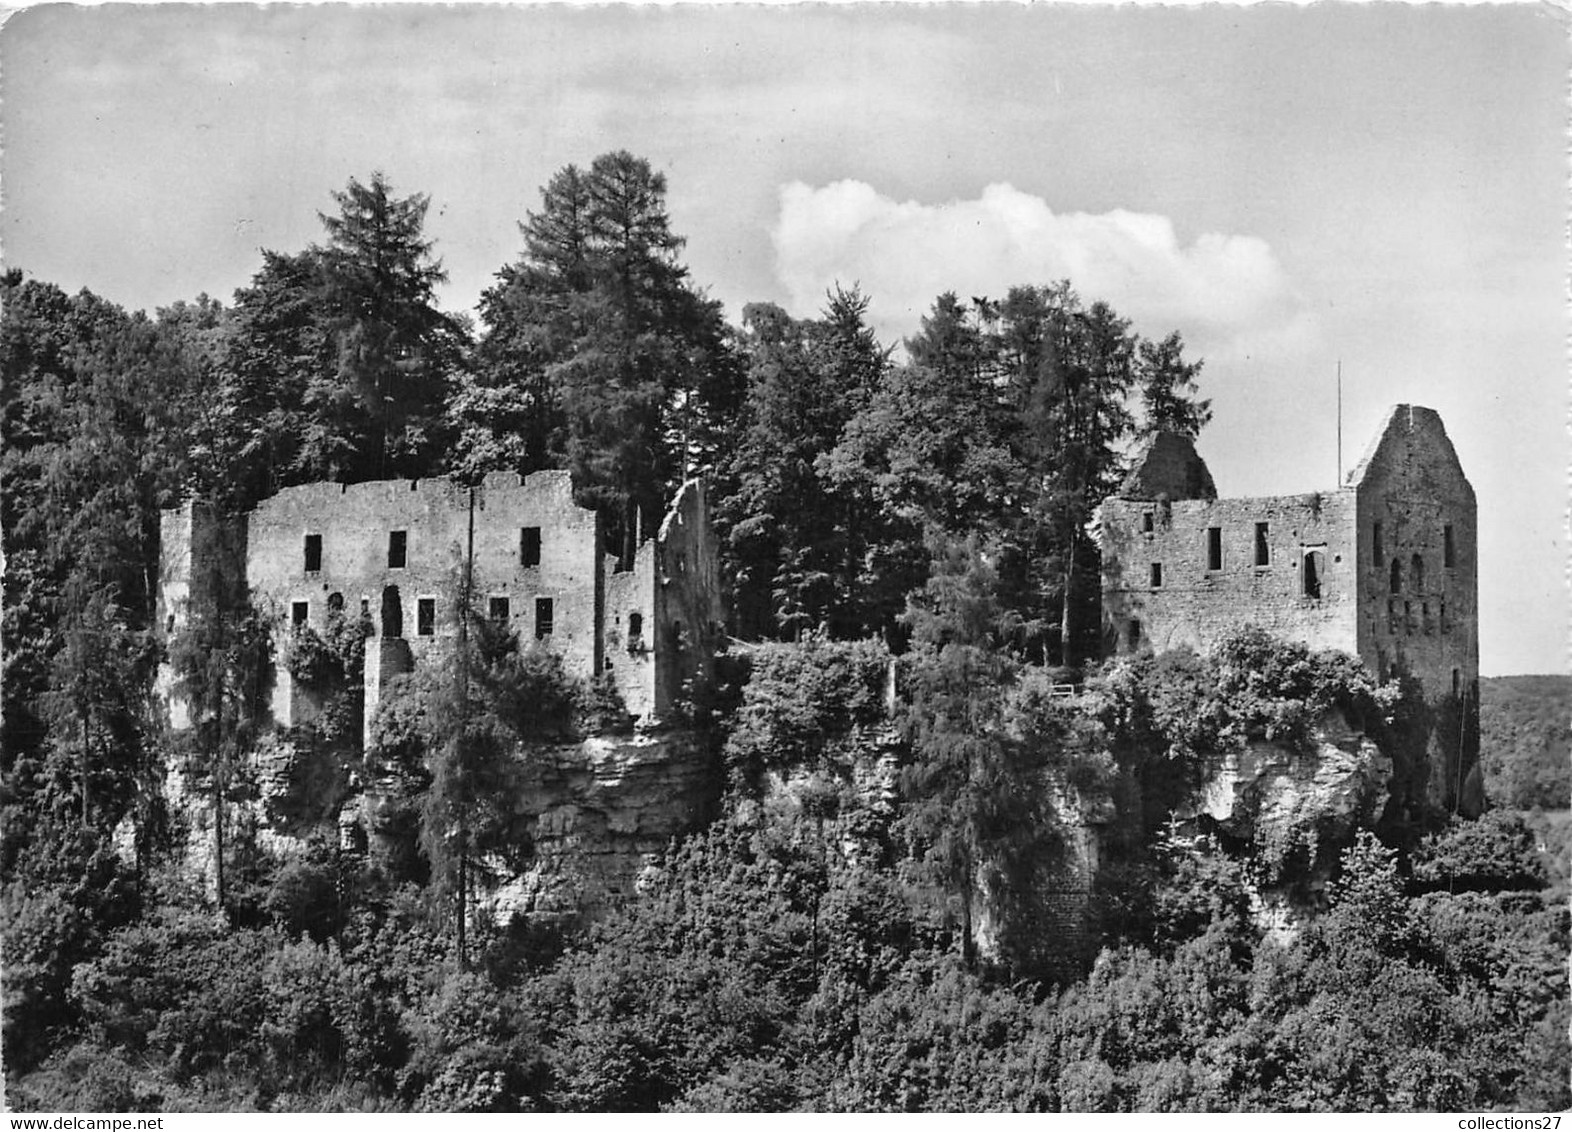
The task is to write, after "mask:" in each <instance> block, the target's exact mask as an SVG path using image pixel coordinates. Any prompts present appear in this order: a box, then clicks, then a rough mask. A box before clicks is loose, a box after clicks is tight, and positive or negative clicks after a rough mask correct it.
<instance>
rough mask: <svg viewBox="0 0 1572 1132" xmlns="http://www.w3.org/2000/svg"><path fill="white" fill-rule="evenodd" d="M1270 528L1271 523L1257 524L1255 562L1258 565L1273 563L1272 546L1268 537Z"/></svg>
mask: <svg viewBox="0 0 1572 1132" xmlns="http://www.w3.org/2000/svg"><path fill="white" fill-rule="evenodd" d="M1270 529H1271V528H1270V526H1269V524H1266V523H1257V524H1256V525H1255V564H1256V565H1257V566H1268V565H1270V564H1271V561H1272V555H1271V547H1270V546H1269V545H1268V542H1267V537H1266V536H1267V534H1268V532H1269V531H1270Z"/></svg>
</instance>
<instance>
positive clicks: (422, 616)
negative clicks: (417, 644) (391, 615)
mask: <svg viewBox="0 0 1572 1132" xmlns="http://www.w3.org/2000/svg"><path fill="white" fill-rule="evenodd" d="M436 631H437V599H436V598H434V597H423V598H418V599H417V600H416V602H415V633H416V635H417V636H421V637H429V636H431V635H432V634H433V633H435V632H436Z"/></svg>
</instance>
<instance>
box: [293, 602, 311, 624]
mask: <svg viewBox="0 0 1572 1132" xmlns="http://www.w3.org/2000/svg"><path fill="white" fill-rule="evenodd" d="M310 617H311V603H310V602H309V601H297V602H295V603H294V604H293V605H291V606H290V607H289V620H290V623H291V624H293V625H304V624H305V623H306V622H307V621H308V620H309V619H310Z"/></svg>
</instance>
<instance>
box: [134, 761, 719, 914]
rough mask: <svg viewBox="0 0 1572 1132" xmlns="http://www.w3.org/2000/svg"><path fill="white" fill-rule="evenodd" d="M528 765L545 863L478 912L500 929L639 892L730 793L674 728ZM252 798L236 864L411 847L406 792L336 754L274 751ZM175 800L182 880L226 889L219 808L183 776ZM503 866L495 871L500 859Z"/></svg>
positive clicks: (526, 814)
mask: <svg viewBox="0 0 1572 1132" xmlns="http://www.w3.org/2000/svg"><path fill="white" fill-rule="evenodd" d="M517 757H518V758H519V760H520V762H521V764H522V766H523V768H524V775H523V779H524V789H523V790H522V792H521V796H520V799H519V807H520V809H519V814H520V815H521V816H522V817H523V818H524V819H525V823H524V824H525V828H526V829H528V830H529V832H530V839H531V841H532V843H533V854H532V855H531V856H530V858H529V861H528V864H527V865H525V867H524V868H523V869H522V870H521V871H515V872H511V873H509V872H507V871H504V872H503V873H502V874H501V881H500V883H499V884H498V885H497V886H496V887H495V888H494V889H493V890H491V891H489V892H486V891H483V892H481V893H480V895H479V903H480V905H481V906H482V907H484V908H488V909H489V910H490V911H491V912H492V914H493V915H495V916H496V918H497V919H498V920H500V921H504V922H505V921H506V920H507V918H508V917H509V916H510V915H512V914H514V913H517V912H530V913H544V914H548V915H564V916H566V915H573V914H584V915H588V916H594V915H596V914H598V913H599V912H601V911H603V910H605V909H606V908H607V907H609V906H611V905H612V904H615V903H616V902H617V901H619V900H621V899H623V898H625V897H627V896H629V895H631V894H632V893H634V892H635V891H636V890H637V884H638V878H639V875H640V873H641V872H642V871H643V870H644V869H645V868H647V867H648V866H649V865H650V864H651V862H652V861H653V859H654V858H655V856H656V855H657V854H659V853H661V852H662V851H663V850H664V849H665V848H666V847H667V845H668V844H669V843H670V841H671V839H672V838H674V837H676V836H678V835H679V834H682V833H685V832H687V831H688V830H691V829H694V828H696V827H697V826H699V825H700V824H702V823H703V822H704V821H706V820H708V819H709V817H710V816H711V814H712V813H713V810H714V807H715V804H716V802H717V800H718V796H719V786H720V782H721V780H722V776H721V775H720V774H718V773H717V772H716V769H715V765H714V760H713V757H712V755H711V752H710V747H709V744H708V743H707V742H706V740H705V738H704V737H703V736H702V735H699V734H697V733H695V732H691V731H680V730H674V731H665V732H659V733H654V734H638V735H630V736H617V737H610V738H590V739H586V740H584V741H583V742H581V743H572V744H561V745H554V746H538V747H530V748H527V749H521V750H520V751H519V752H518V755H517ZM243 776H244V778H245V780H246V782H247V784H248V785H249V787H250V788H249V789H245V790H242V791H240V792H239V793H241V794H242V795H243V796H245V797H246V798H247V799H248V800H247V801H244V802H233V803H231V804H229V805H228V806H226V808H225V826H226V832H225V837H226V841H227V842H228V847H227V848H226V852H225V859H226V862H230V863H231V864H230V867H231V868H233V863H232V862H233V859H234V853H235V848H234V846H236V845H237V844H238V842H239V841H240V840H242V839H244V840H246V841H248V842H249V843H250V844H254V845H256V846H257V847H258V848H259V849H261V850H262V851H264V852H266V853H268V854H270V855H272V856H275V857H278V858H281V859H288V858H289V857H291V856H294V855H297V854H300V853H302V852H304V851H305V849H306V846H307V843H308V841H309V839H311V838H312V837H317V838H319V839H320V838H327V839H330V840H331V841H333V842H336V843H337V844H339V845H341V846H342V847H344V848H346V849H350V850H353V849H355V848H357V847H359V846H367V847H369V848H370V850H371V851H372V852H374V853H376V852H380V853H382V854H385V855H386V856H388V857H391V858H395V859H396V858H397V857H399V856H400V855H401V854H403V853H406V852H408V849H409V838H410V834H411V830H410V827H409V805H408V803H409V801H410V799H409V796H408V793H407V785H406V784H404V783H402V782H401V781H400V780H398V779H395V778H384V779H379V780H376V781H373V782H369V783H366V784H364V786H361V785H360V784H358V783H356V782H355V781H354V776H353V775H345V774H343V773H341V772H339V771H338V770H336V768H334V767H332V766H328V765H325V759H324V758H323V757H321V756H314V755H313V754H312V753H310V752H309V751H305V750H302V749H299V748H294V747H291V746H289V745H288V744H282V743H268V744H265V745H264V746H263V748H262V749H261V750H259V751H258V752H257V753H256V754H255V755H254V756H253V758H252V759H251V760H250V762H249V764H248V765H247V766H246V767H245V768H244V771H243ZM164 792H165V797H166V799H167V801H168V804H169V808H170V811H171V813H172V814H173V815H174V816H175V819H176V824H177V826H178V827H179V828H180V829H181V830H182V831H183V833H184V862H183V866H182V871H183V872H184V873H185V874H186V875H187V876H188V877H190V878H191V880H192V881H193V882H194V883H197V884H199V885H200V886H201V887H202V888H203V889H204V890H205V891H206V892H207V893H208V895H209V897H212V896H213V895H214V893H215V885H216V880H215V855H214V854H215V848H214V846H215V838H214V831H213V804H212V801H211V799H210V798H208V797H204V796H201V795H200V794H199V793H198V792H197V791H196V790H195V789H193V787H192V784H191V783H189V782H188V781H187V780H186V778H185V776H184V775H182V774H181V773H180V772H179V771H178V770H177V771H172V772H171V773H170V775H169V776H168V778H167V779H166V781H165V788H164ZM494 864H497V863H496V862H494Z"/></svg>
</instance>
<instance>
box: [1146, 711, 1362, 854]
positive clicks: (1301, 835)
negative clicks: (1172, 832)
mask: <svg viewBox="0 0 1572 1132" xmlns="http://www.w3.org/2000/svg"><path fill="white" fill-rule="evenodd" d="M1391 775H1392V760H1391V759H1390V758H1388V757H1387V756H1386V755H1385V754H1383V753H1382V751H1381V749H1380V748H1379V747H1377V746H1376V744H1375V743H1374V742H1373V741H1372V740H1371V739H1370V738H1369V737H1368V736H1366V735H1365V734H1364V732H1362V731H1359V730H1356V729H1355V728H1353V727H1352V726H1350V725H1349V723H1348V721H1347V720H1346V719H1345V718H1343V715H1342V713H1341V712H1337V711H1330V712H1327V713H1326V714H1325V715H1324V716H1322V717H1321V719H1320V721H1319V722H1318V723H1317V725H1316V727H1315V730H1314V736H1313V743H1312V747H1311V749H1310V750H1308V751H1296V750H1292V749H1290V748H1288V747H1285V746H1282V745H1280V744H1276V743H1269V742H1265V741H1261V740H1256V741H1252V742H1250V743H1249V744H1248V745H1247V746H1246V747H1245V749H1244V750H1242V751H1235V752H1229V753H1228V754H1225V755H1220V756H1218V757H1217V758H1215V759H1214V760H1212V761H1211V762H1210V764H1209V765H1208V766H1207V768H1206V772H1205V776H1204V777H1203V779H1202V782H1201V785H1200V787H1199V788H1198V789H1197V790H1196V791H1195V793H1194V794H1193V795H1191V796H1190V797H1188V798H1185V799H1182V800H1181V801H1180V803H1179V805H1177V806H1175V807H1174V817H1175V819H1176V820H1177V821H1178V822H1179V823H1180V825H1181V827H1183V826H1195V827H1196V828H1195V830H1194V832H1209V831H1207V830H1203V829H1202V828H1200V827H1202V826H1205V825H1208V824H1210V825H1211V826H1212V827H1213V828H1215V829H1217V830H1220V831H1221V832H1222V833H1224V834H1225V835H1227V836H1229V837H1232V838H1236V839H1239V840H1242V841H1248V842H1254V843H1255V844H1257V845H1259V846H1287V845H1292V844H1295V843H1298V842H1302V841H1304V840H1305V839H1306V838H1311V837H1315V838H1327V839H1332V840H1342V839H1346V838H1350V837H1352V836H1353V833H1354V831H1355V830H1356V829H1359V828H1363V827H1367V826H1369V825H1371V824H1373V822H1374V820H1375V818H1376V817H1377V816H1378V815H1379V813H1380V811H1381V807H1382V806H1383V805H1384V804H1385V802H1386V797H1387V783H1388V780H1389V779H1390V778H1391ZM1187 832H1188V831H1187Z"/></svg>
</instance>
